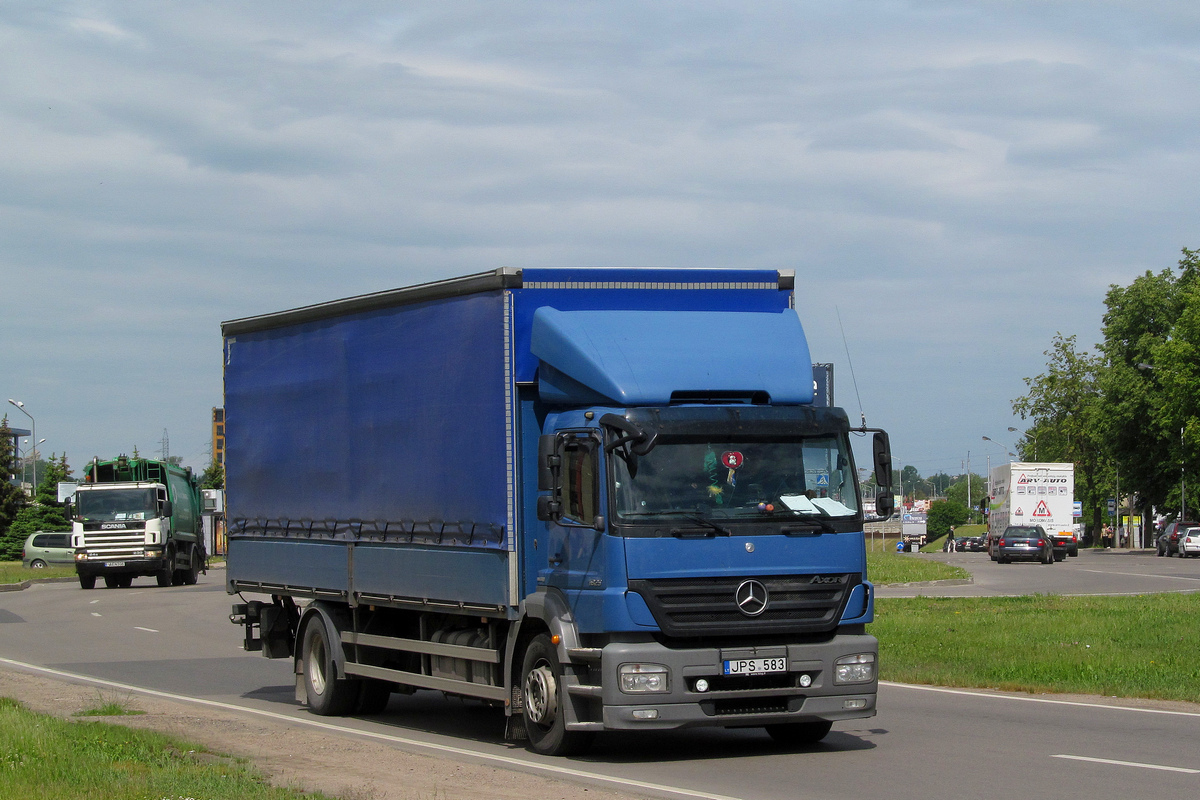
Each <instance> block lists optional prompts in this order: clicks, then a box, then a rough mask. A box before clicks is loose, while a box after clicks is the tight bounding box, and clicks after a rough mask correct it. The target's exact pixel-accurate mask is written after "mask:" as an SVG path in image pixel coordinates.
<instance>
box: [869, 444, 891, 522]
mask: <svg viewBox="0 0 1200 800" xmlns="http://www.w3.org/2000/svg"><path fill="white" fill-rule="evenodd" d="M872 450H873V451H874V455H875V485H876V486H878V487H879V488H880V489H887V490H888V494H889V495H890V494H891V488H892V446H891V444H890V443H889V442H888V435H887V434H886V433H884V432H883V431H878V432H877V433H876V434H875V439H874V442H873V447H872ZM888 513H891V512H888Z"/></svg>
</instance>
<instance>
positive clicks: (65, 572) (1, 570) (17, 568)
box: [0, 561, 75, 583]
mask: <svg viewBox="0 0 1200 800" xmlns="http://www.w3.org/2000/svg"><path fill="white" fill-rule="evenodd" d="M74 577H75V567H46V568H45V569H29V568H27V567H22V566H21V562H20V561H0V583H21V582H22V581H27V580H30V579H32V578H74Z"/></svg>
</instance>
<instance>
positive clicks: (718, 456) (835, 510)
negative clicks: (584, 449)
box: [613, 435, 858, 521]
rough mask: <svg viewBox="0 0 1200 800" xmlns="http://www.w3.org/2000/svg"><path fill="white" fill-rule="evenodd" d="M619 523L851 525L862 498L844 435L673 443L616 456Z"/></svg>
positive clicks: (661, 443)
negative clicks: (681, 520)
mask: <svg viewBox="0 0 1200 800" xmlns="http://www.w3.org/2000/svg"><path fill="white" fill-rule="evenodd" d="M613 464H614V498H613V499H614V503H613V508H614V510H615V511H616V514H617V516H618V517H620V518H622V519H626V520H630V521H632V520H635V519H637V518H644V517H668V516H672V515H674V516H702V517H724V518H746V519H751V518H762V517H763V516H765V515H770V516H778V515H783V516H793V517H812V518H852V517H855V516H856V515H857V514H858V496H857V492H856V491H855V484H854V476H853V474H852V472H851V464H852V462H851V460H850V457H849V446H848V443H847V442H846V441H845V440H844V438H843V437H841V436H836V435H825V436H814V437H808V438H804V439H796V440H792V441H771V442H761V441H736V440H726V441H701V442H695V441H671V440H666V441H664V440H663V439H660V440H659V441H658V443H657V444H656V445H655V447H654V448H653V449H652V450H651V451H650V452H649V453H647V454H646V455H644V456H632V455H630V456H628V457H624V453H623V451H620V450H618V451H617V452H615V453H614V454H613Z"/></svg>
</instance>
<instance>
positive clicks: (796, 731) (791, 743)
mask: <svg viewBox="0 0 1200 800" xmlns="http://www.w3.org/2000/svg"><path fill="white" fill-rule="evenodd" d="M832 727H833V723H832V722H790V723H788V724H786V725H768V726H767V734H768V735H770V737H771V738H772V739H774V740H775V741H777V742H779V743H780V744H781V745H783V746H785V747H802V746H804V745H807V744H816V743H817V742H819V741H821V740H822V739H824V738H825V736H826V735H827V734H828V733H829V730H830V729H831V728H832Z"/></svg>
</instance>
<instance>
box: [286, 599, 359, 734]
mask: <svg viewBox="0 0 1200 800" xmlns="http://www.w3.org/2000/svg"><path fill="white" fill-rule="evenodd" d="M339 646H340V645H339ZM300 652H301V654H302V655H301V658H302V660H303V663H304V688H305V689H306V691H307V694H308V707H309V708H311V709H312V711H313V713H314V714H320V715H321V716H322V717H337V716H341V715H343V714H348V713H350V711H352V710H353V709H354V706H355V704H356V703H357V702H358V693H359V685H358V681H353V680H348V679H346V678H339V677H337V666H336V665H335V664H334V663H333V651H332V650H331V649H330V644H329V638H328V634H327V633H326V632H325V623H324V621H323V620H322V619H321V618H320V617H319V616H317V617H313V618H312V619H311V620H310V621H309V623H308V625H307V627H305V629H304V642H303V644H302V645H301V650H300Z"/></svg>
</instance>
